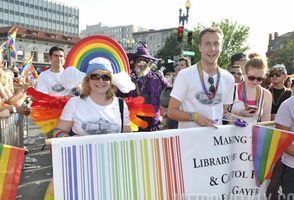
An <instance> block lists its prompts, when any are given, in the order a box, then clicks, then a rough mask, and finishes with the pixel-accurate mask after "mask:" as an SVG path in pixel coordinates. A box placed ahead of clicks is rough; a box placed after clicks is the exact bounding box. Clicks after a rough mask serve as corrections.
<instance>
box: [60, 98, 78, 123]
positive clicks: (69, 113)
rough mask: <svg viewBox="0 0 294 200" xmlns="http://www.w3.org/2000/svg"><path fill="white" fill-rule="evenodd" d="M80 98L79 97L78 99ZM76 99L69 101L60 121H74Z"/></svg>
mask: <svg viewBox="0 0 294 200" xmlns="http://www.w3.org/2000/svg"><path fill="white" fill-rule="evenodd" d="M78 98H79V97H78ZM75 102H76V101H75V97H72V98H70V99H69V101H68V102H67V103H66V104H65V106H64V108H63V110H62V113H61V116H60V119H62V120H66V121H73V120H74V110H75V106H76V103H75Z"/></svg>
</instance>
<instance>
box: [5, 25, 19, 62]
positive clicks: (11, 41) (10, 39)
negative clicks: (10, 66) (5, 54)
mask: <svg viewBox="0 0 294 200" xmlns="http://www.w3.org/2000/svg"><path fill="white" fill-rule="evenodd" d="M17 30H18V29H15V30H14V31H13V32H12V33H8V36H7V41H6V44H7V46H8V49H9V54H10V57H12V58H16V50H15V38H16V33H17Z"/></svg>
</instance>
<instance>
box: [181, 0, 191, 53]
mask: <svg viewBox="0 0 294 200" xmlns="http://www.w3.org/2000/svg"><path fill="white" fill-rule="evenodd" d="M185 7H186V14H184V13H182V9H181V8H180V9H179V25H182V26H183V38H182V41H181V56H183V51H184V33H185V22H186V23H188V18H189V9H190V8H191V3H190V1H189V0H187V1H186V3H185Z"/></svg>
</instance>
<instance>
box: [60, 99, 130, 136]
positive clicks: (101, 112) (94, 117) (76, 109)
mask: <svg viewBox="0 0 294 200" xmlns="http://www.w3.org/2000/svg"><path fill="white" fill-rule="evenodd" d="M60 119H62V120H66V121H73V127H72V131H73V132H74V133H75V134H77V135H96V134H106V133H120V132H121V114H120V110H119V100H118V98H117V97H114V99H113V101H112V102H111V103H110V104H109V105H106V106H100V105H98V104H97V103H95V102H94V101H93V100H92V99H91V97H86V98H85V99H81V98H80V97H72V98H70V100H69V101H68V102H67V104H66V105H65V107H64V109H63V111H62V114H61V116H60ZM123 121H124V123H123V124H124V126H129V125H130V119H129V110H128V107H127V105H126V103H125V102H124V113H123Z"/></svg>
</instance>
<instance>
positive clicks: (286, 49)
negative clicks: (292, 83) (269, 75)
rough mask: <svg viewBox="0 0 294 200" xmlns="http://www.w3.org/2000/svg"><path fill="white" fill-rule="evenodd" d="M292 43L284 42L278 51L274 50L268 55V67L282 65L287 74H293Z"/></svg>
mask: <svg viewBox="0 0 294 200" xmlns="http://www.w3.org/2000/svg"><path fill="white" fill-rule="evenodd" d="M293 52H294V41H293V40H289V41H284V42H283V43H282V45H281V48H280V49H277V50H274V51H273V52H271V53H270V54H269V55H268V63H269V66H270V67H272V66H274V65H275V64H284V65H285V66H286V68H287V71H288V74H294V54H293Z"/></svg>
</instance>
